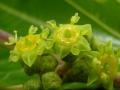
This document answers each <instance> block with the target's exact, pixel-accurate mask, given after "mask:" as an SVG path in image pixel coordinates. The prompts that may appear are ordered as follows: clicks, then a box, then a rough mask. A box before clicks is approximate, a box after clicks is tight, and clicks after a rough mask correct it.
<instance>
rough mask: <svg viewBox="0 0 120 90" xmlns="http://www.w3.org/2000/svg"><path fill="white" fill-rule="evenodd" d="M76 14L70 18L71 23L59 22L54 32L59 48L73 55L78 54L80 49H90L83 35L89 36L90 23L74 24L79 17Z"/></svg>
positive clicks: (90, 31)
mask: <svg viewBox="0 0 120 90" xmlns="http://www.w3.org/2000/svg"><path fill="white" fill-rule="evenodd" d="M78 17H79V16H78V14H75V16H73V17H72V18H71V24H61V25H59V26H58V28H57V29H56V31H55V33H54V38H55V42H56V43H57V45H58V46H59V48H60V49H62V50H63V52H64V50H66V49H67V51H69V52H72V54H74V55H78V54H79V53H80V51H88V50H90V46H89V43H88V41H87V39H86V38H85V36H89V37H90V36H91V33H92V30H91V25H89V24H86V25H74V23H77V22H78V20H79V18H78Z"/></svg>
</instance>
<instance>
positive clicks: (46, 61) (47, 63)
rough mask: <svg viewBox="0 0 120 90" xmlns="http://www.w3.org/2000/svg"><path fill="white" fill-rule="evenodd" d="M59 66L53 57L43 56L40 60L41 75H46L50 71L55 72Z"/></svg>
mask: <svg viewBox="0 0 120 90" xmlns="http://www.w3.org/2000/svg"><path fill="white" fill-rule="evenodd" d="M56 66H57V61H56V60H55V58H54V57H52V56H50V55H49V56H42V57H41V58H40V66H39V67H40V70H41V73H46V72H50V71H54V70H55V68H56Z"/></svg>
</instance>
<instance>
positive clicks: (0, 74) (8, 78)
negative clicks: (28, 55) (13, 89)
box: [0, 60, 31, 85]
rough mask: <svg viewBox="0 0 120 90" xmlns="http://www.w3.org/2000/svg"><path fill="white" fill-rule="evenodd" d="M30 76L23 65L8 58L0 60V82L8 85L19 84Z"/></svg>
mask: <svg viewBox="0 0 120 90" xmlns="http://www.w3.org/2000/svg"><path fill="white" fill-rule="evenodd" d="M30 78H31V77H28V76H27V75H26V74H25V72H24V70H23V69H22V68H21V66H20V65H19V64H17V63H10V62H8V61H7V60H2V61H0V82H1V83H3V84H7V85H17V84H21V83H24V82H26V81H27V80H28V79H30Z"/></svg>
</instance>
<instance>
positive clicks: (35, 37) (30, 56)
mask: <svg viewBox="0 0 120 90" xmlns="http://www.w3.org/2000/svg"><path fill="white" fill-rule="evenodd" d="M36 32H37V28H36V27H34V26H31V27H30V29H29V34H28V35H26V36H24V37H21V38H20V39H19V40H17V41H16V45H15V47H14V49H13V50H12V51H11V53H10V60H11V61H14V62H16V61H18V60H19V59H22V60H23V62H24V63H25V64H26V65H28V66H32V65H33V63H34V62H35V60H36V59H37V56H38V55H41V54H42V53H43V51H44V49H45V41H44V40H43V39H42V38H41V36H40V34H35V33H36Z"/></svg>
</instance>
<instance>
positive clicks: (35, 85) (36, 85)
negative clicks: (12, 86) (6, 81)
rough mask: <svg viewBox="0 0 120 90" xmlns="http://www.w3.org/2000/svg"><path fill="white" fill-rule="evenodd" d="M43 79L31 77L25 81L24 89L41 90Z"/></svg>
mask: <svg viewBox="0 0 120 90" xmlns="http://www.w3.org/2000/svg"><path fill="white" fill-rule="evenodd" d="M41 87H42V86H41V81H40V80H39V79H31V80H28V81H27V82H26V83H24V85H23V88H24V90H39V89H40V88H41Z"/></svg>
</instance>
